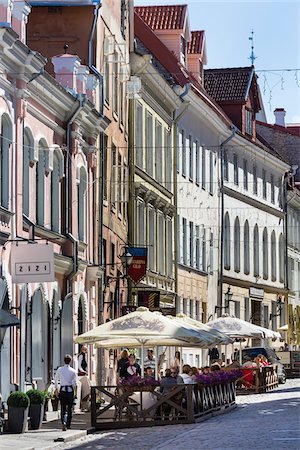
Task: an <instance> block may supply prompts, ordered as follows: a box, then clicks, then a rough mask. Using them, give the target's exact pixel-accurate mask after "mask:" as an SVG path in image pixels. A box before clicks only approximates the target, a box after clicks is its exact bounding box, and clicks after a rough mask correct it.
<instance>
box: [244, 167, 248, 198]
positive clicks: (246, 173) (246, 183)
mask: <svg viewBox="0 0 300 450" xmlns="http://www.w3.org/2000/svg"><path fill="white" fill-rule="evenodd" d="M244 189H245V191H248V161H247V160H246V159H244Z"/></svg>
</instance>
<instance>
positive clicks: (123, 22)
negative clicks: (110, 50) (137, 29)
mask: <svg viewBox="0 0 300 450" xmlns="http://www.w3.org/2000/svg"><path fill="white" fill-rule="evenodd" d="M126 21H127V9H126V0H121V34H122V36H123V38H124V39H125V38H126Z"/></svg>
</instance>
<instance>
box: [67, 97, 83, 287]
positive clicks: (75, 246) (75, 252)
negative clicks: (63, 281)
mask: <svg viewBox="0 0 300 450" xmlns="http://www.w3.org/2000/svg"><path fill="white" fill-rule="evenodd" d="M77 100H78V101H79V105H78V106H77V108H76V110H75V112H74V113H73V114H72V116H71V117H70V118H69V120H68V122H67V158H66V182H65V189H66V192H65V201H66V236H67V238H68V239H70V240H71V242H72V243H73V257H72V259H73V268H72V271H71V272H70V273H69V275H68V277H67V294H69V293H70V286H71V283H70V282H71V280H72V278H73V277H74V275H75V274H76V272H77V270H78V240H77V239H76V238H75V237H74V236H73V235H72V234H71V229H72V227H71V219H72V190H71V189H70V186H69V183H70V181H71V178H72V177H71V175H72V174H71V158H72V148H71V143H72V125H73V123H74V121H75V119H76V117H77V116H78V114H79V113H80V111H81V110H82V108H83V107H84V105H85V103H86V97H85V95H83V94H77Z"/></svg>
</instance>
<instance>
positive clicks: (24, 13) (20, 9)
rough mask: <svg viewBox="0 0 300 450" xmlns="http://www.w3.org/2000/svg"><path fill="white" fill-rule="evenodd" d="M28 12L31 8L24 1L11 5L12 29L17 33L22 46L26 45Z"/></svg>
mask: <svg viewBox="0 0 300 450" xmlns="http://www.w3.org/2000/svg"><path fill="white" fill-rule="evenodd" d="M0 1H1V0H0ZM30 11H31V6H29V5H28V3H27V2H26V1H18V2H14V4H13V12H12V28H13V30H14V31H15V32H16V33H18V35H19V38H20V41H22V42H23V44H26V25H27V22H28V16H29V13H30Z"/></svg>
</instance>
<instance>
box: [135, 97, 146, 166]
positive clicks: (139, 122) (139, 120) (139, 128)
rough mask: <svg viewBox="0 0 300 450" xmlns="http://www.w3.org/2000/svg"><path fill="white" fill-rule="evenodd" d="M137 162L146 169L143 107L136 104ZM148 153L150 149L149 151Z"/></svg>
mask: <svg viewBox="0 0 300 450" xmlns="http://www.w3.org/2000/svg"><path fill="white" fill-rule="evenodd" d="M135 115H136V120H135V162H136V165H137V166H138V167H140V168H141V169H143V168H144V155H143V153H144V149H143V106H142V105H141V103H139V102H137V103H136V108H135ZM147 151H148V149H147Z"/></svg>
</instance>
